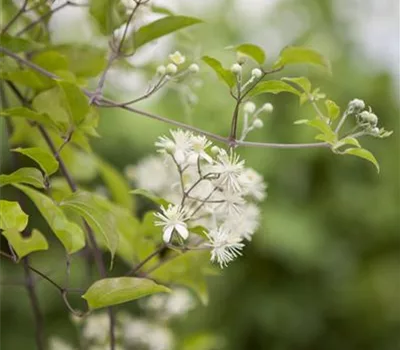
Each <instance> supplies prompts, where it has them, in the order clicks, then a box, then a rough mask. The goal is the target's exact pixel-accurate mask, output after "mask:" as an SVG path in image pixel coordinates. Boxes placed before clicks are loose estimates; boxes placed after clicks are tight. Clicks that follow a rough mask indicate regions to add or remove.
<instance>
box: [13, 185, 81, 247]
mask: <svg viewBox="0 0 400 350" xmlns="http://www.w3.org/2000/svg"><path fill="white" fill-rule="evenodd" d="M14 186H15V187H17V188H18V189H19V190H21V191H22V192H23V193H25V194H26V195H27V196H28V197H29V198H30V200H31V201H32V202H33V203H34V204H35V206H36V207H37V208H38V210H39V211H40V213H41V214H42V216H43V217H44V219H45V220H46V221H47V223H48V225H49V226H50V228H51V229H52V231H53V232H54V233H55V235H56V236H57V237H58V239H59V240H60V241H61V243H62V244H63V246H64V247H65V249H66V250H67V252H68V253H69V254H72V253H75V252H77V251H78V250H80V249H82V248H83V247H84V246H85V234H84V233H83V231H82V229H81V228H80V227H79V226H78V225H77V224H75V223H73V222H71V221H69V220H68V219H67V217H66V216H65V214H64V212H63V211H62V210H61V209H60V208H59V207H58V206H57V204H56V203H54V202H53V200H52V199H51V198H49V197H48V196H46V195H44V194H43V193H41V192H39V191H37V190H34V189H33V188H30V187H27V186H23V185H14Z"/></svg>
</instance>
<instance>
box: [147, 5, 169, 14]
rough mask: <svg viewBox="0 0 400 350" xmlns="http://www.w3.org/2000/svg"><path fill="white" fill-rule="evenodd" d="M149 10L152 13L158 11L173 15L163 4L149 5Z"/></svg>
mask: <svg viewBox="0 0 400 350" xmlns="http://www.w3.org/2000/svg"><path fill="white" fill-rule="evenodd" d="M151 11H153V12H154V13H160V14H162V15H167V16H174V13H173V12H172V11H171V10H170V9H168V8H166V7H164V6H158V5H151Z"/></svg>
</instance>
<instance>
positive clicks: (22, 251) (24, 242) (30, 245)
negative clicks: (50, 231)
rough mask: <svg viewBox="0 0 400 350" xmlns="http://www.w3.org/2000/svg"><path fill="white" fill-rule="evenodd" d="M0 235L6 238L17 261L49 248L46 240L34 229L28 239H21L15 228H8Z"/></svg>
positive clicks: (18, 231)
mask: <svg viewBox="0 0 400 350" xmlns="http://www.w3.org/2000/svg"><path fill="white" fill-rule="evenodd" d="M2 235H3V236H4V237H6V238H7V240H8V242H9V243H10V244H11V246H12V247H13V249H14V251H15V252H16V253H17V255H18V258H19V259H21V258H23V257H24V256H27V255H29V254H30V253H33V252H36V251H39V250H47V249H48V248H49V245H48V243H47V240H46V238H45V237H44V236H43V234H42V233H41V232H40V231H38V230H36V229H33V230H32V232H31V234H30V236H28V237H23V236H22V234H21V233H20V230H19V229H17V228H8V229H6V230H4V231H3V232H2Z"/></svg>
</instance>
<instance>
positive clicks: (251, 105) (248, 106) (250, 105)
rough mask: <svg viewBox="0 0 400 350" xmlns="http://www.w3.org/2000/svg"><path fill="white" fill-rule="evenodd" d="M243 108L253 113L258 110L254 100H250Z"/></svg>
mask: <svg viewBox="0 0 400 350" xmlns="http://www.w3.org/2000/svg"><path fill="white" fill-rule="evenodd" d="M243 110H244V111H245V113H249V114H253V113H254V112H255V111H256V104H255V103H254V102H251V101H248V102H246V103H245V104H244V106H243Z"/></svg>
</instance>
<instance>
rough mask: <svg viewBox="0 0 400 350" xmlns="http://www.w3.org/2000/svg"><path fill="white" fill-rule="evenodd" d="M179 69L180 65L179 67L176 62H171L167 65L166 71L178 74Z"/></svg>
mask: <svg viewBox="0 0 400 350" xmlns="http://www.w3.org/2000/svg"><path fill="white" fill-rule="evenodd" d="M177 71H178V67H177V66H176V65H175V64H173V63H169V64H168V65H167V69H166V72H167V73H168V74H172V75H174V74H176V72H177Z"/></svg>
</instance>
